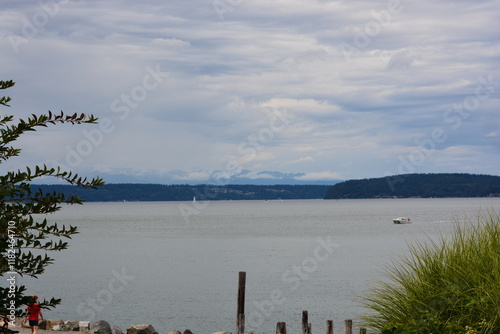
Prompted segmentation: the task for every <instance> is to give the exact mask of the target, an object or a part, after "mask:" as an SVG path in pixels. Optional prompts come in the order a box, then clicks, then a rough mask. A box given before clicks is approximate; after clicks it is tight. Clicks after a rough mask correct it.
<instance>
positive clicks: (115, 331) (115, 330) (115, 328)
mask: <svg viewBox="0 0 500 334" xmlns="http://www.w3.org/2000/svg"><path fill="white" fill-rule="evenodd" d="M111 334H123V331H122V329H121V328H120V327H118V326H113V328H111Z"/></svg>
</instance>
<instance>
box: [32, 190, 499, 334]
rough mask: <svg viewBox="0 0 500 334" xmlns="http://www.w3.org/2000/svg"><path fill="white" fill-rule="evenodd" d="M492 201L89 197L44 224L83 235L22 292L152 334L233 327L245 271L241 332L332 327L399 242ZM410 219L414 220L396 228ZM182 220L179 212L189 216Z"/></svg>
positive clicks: (71, 312)
mask: <svg viewBox="0 0 500 334" xmlns="http://www.w3.org/2000/svg"><path fill="white" fill-rule="evenodd" d="M488 209H495V210H497V211H498V210H499V209H500V199H391V200H389V199H384V200H340V201H335V200H331V201H323V200H303V201H302V200H297V201H267V202H266V201H215V202H206V203H201V202H197V203H196V207H194V204H193V203H179V202H146V203H144V202H139V203H87V204H85V205H84V206H71V207H65V208H63V210H62V211H60V212H58V213H56V214H55V215H52V216H49V219H50V220H55V221H57V222H60V223H65V224H72V225H77V226H78V227H79V229H80V232H81V233H80V234H78V235H76V236H75V237H74V238H73V240H71V241H70V247H69V249H68V250H66V251H63V252H60V253H57V254H54V256H55V257H56V262H55V264H53V265H52V266H51V267H50V270H49V271H48V272H47V273H45V274H43V275H42V276H40V278H39V279H38V280H32V279H26V278H24V279H23V282H24V283H25V284H27V285H29V292H30V293H33V294H37V295H39V296H41V297H42V298H45V297H46V298H49V297H51V296H57V297H60V298H63V303H62V305H60V306H59V307H58V308H57V309H55V310H52V311H50V312H47V311H46V312H45V313H46V314H45V316H46V318H56V319H64V320H89V321H96V320H100V319H104V320H107V321H108V322H110V324H111V325H112V326H113V325H116V326H119V327H121V328H122V330H125V329H126V328H127V327H129V326H130V325H132V324H136V323H150V324H152V325H153V327H155V329H156V330H157V331H158V332H159V333H160V334H161V333H165V332H167V331H169V330H172V329H178V330H180V331H184V330H185V329H187V328H189V329H191V330H192V331H193V332H194V333H195V334H201V333H212V332H214V331H220V330H225V331H231V332H233V333H234V331H235V316H236V299H237V283H238V272H239V271H246V272H247V282H246V306H245V313H246V317H247V326H246V328H247V330H252V331H254V332H255V333H274V331H275V326H276V322H278V321H285V322H286V323H287V327H288V329H289V331H299V330H300V323H301V314H302V310H308V312H309V320H310V322H312V324H313V325H312V326H313V330H314V331H320V332H323V331H324V329H325V322H326V320H329V319H332V320H334V326H335V328H337V330H336V331H338V330H340V328H342V326H343V320H344V319H349V318H351V319H354V320H355V321H356V318H357V317H358V316H359V314H360V313H362V312H363V309H362V308H360V307H359V304H358V302H357V301H356V298H357V296H360V295H363V294H364V293H365V291H366V288H367V286H369V285H370V284H371V282H373V281H375V280H377V279H380V278H381V274H380V269H381V267H383V266H384V265H385V264H387V263H388V262H389V261H390V260H391V259H394V258H396V257H397V256H399V255H404V254H406V252H407V250H408V246H407V242H409V241H412V240H424V239H425V238H429V237H431V238H435V237H437V236H438V234H439V233H443V234H447V233H449V231H450V229H451V228H452V226H453V224H454V221H457V220H463V219H464V217H465V216H469V217H473V218H474V217H476V216H477V213H478V212H479V211H481V210H482V211H485V210H488ZM404 215H407V216H409V217H411V219H412V221H413V224H409V225H394V224H393V223H392V218H394V217H396V216H404ZM186 218H188V219H186Z"/></svg>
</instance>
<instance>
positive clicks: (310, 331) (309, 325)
mask: <svg viewBox="0 0 500 334" xmlns="http://www.w3.org/2000/svg"><path fill="white" fill-rule="evenodd" d="M307 334H312V324H311V323H308V324H307Z"/></svg>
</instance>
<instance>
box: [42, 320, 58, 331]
mask: <svg viewBox="0 0 500 334" xmlns="http://www.w3.org/2000/svg"><path fill="white" fill-rule="evenodd" d="M39 325H40V324H39ZM63 326H64V320H61V319H49V320H47V325H46V328H45V329H46V330H49V331H50V330H53V331H60V330H62V327H63ZM38 327H40V326H38Z"/></svg>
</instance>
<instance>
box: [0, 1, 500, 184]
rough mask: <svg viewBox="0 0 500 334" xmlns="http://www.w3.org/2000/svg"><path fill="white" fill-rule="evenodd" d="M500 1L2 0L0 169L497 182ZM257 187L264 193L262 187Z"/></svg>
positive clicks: (205, 178) (152, 177) (147, 178)
mask: <svg viewBox="0 0 500 334" xmlns="http://www.w3.org/2000/svg"><path fill="white" fill-rule="evenodd" d="M498 22H500V2H499V1H498V0H491V1H490V0H485V1H481V0H478V1H465V0H464V1H458V0H453V1H449V0H437V1H436V0H432V1H431V0H421V1H411V0H389V1H378V0H377V1H373V0H370V1H368V0H366V1H363V0H360V1H357V0H353V1H328V0H307V1H306V0H286V1H285V0H276V1H269V0H203V1H202V0H168V1H160V0H152V1H136V0H109V1H108V0H100V1H97V0H42V1H20V0H2V2H1V4H0V41H1V45H0V66H1V73H2V77H1V78H0V79H1V80H9V79H12V80H14V81H16V86H15V87H14V88H12V89H10V90H8V91H3V92H2V93H3V94H2V95H6V94H7V95H10V96H11V97H12V99H13V100H12V102H11V108H2V113H12V114H14V115H16V117H26V116H28V115H30V114H33V113H35V114H40V113H44V112H46V111H47V110H51V111H53V112H59V111H61V110H64V111H65V112H66V113H75V112H77V113H92V114H94V115H96V116H97V117H99V118H100V124H99V125H85V126H71V125H58V126H53V127H49V128H46V129H40V130H39V131H37V132H33V133H29V134H27V135H25V136H24V137H23V138H22V139H20V140H19V141H18V142H17V144H18V145H19V146H20V147H21V148H22V149H23V151H22V155H21V156H20V157H18V158H15V159H11V160H10V161H9V162H7V163H3V164H2V165H0V168H1V170H2V171H5V170H7V169H13V168H16V169H17V168H20V167H22V166H25V165H34V164H40V163H46V164H48V165H56V164H57V165H61V166H64V167H65V168H67V169H71V170H74V171H77V172H80V173H81V174H83V175H89V176H93V175H100V176H104V177H105V178H106V179H107V180H108V182H109V181H111V182H113V181H130V182H158V183H205V182H219V183H223V182H235V181H238V180H243V179H250V180H257V179H265V180H268V182H269V183H276V182H278V181H279V180H281V181H283V180H287V182H288V181H290V182H292V181H296V182H315V181H327V182H330V181H332V180H344V179H353V178H368V177H382V176H385V175H393V174H401V173H413V172H415V173H435V172H460V173H480V174H494V175H500V169H499V166H500V112H499V109H500V102H499V101H500V84H499V83H500V68H499V61H500V34H499V32H498ZM256 182H257V181H256Z"/></svg>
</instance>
